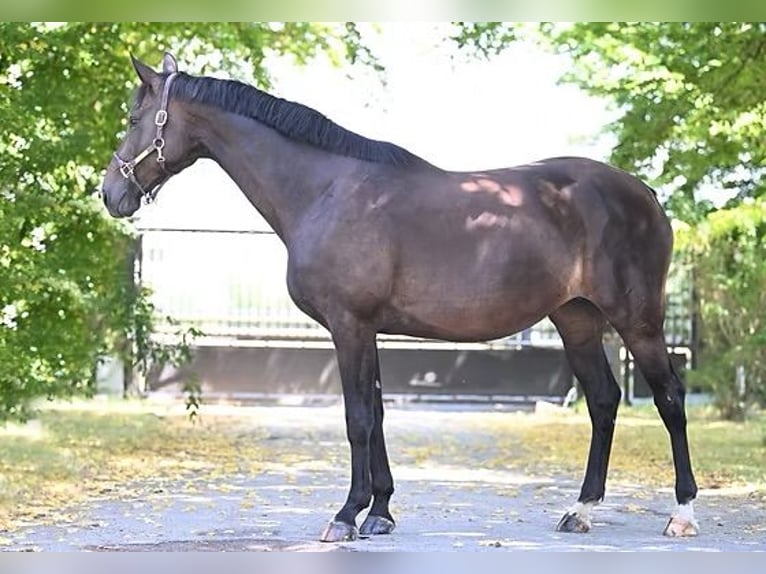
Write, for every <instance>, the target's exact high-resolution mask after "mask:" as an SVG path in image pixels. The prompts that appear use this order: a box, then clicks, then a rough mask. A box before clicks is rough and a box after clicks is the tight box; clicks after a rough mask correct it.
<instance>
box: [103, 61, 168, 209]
mask: <svg viewBox="0 0 766 574" xmlns="http://www.w3.org/2000/svg"><path fill="white" fill-rule="evenodd" d="M176 76H177V73H176V72H173V73H172V74H170V75H169V76H168V77H167V79H166V80H165V86H164V87H163V89H162V98H161V99H160V109H159V110H157V113H156V114H155V116H154V125H155V126H157V132H156V133H155V135H154V139H153V140H152V143H150V144H149V145H148V146H146V148H145V149H144V151H142V152H141V153H139V154H138V155H137V156H135V157H134V158H133V159H131V160H130V161H126V160H124V159H122V158H121V157H120V156H119V155H118V154H117V152H115V153H114V159H116V160H117V164H118V165H119V166H120V175H122V177H124V178H125V179H127V180H128V181H130V182H131V183H132V184H133V185H135V186H136V187H137V188H138V189H139V190H141V197H142V198H143V200H144V201H145V202H146V203H151V202H152V201H154V198H155V197H156V196H157V193H159V191H160V189H161V188H162V186H163V185H165V181H167V179H166V180H165V181H163V182H161V183H160V184H159V185H157V186H155V187H154V188H151V189H147V188H145V187H144V186H142V185H141V184H140V183H139V182H138V179H137V178H136V173H135V170H136V166H137V165H138V164H139V163H141V162H142V161H144V160H145V159H146V158H147V157H149V156H150V155H152V154H153V153H155V152H157V163H158V164H160V167H161V168H162V170H163V171H164V172H165V173H166V174H168V175H173V174H172V172H170V171H168V169H167V168H166V167H165V156H164V155H163V152H162V150H163V149H164V148H165V138H164V137H163V135H162V134H163V131H164V130H165V125H166V124H167V123H168V99H169V97H170V84H171V83H172V82H173V80H174V79H175V77H176Z"/></svg>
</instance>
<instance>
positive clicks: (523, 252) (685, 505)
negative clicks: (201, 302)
mask: <svg viewBox="0 0 766 574" xmlns="http://www.w3.org/2000/svg"><path fill="white" fill-rule="evenodd" d="M131 60H132V64H133V67H134V69H135V72H136V74H137V75H138V78H139V80H140V84H139V86H138V88H137V90H136V92H135V96H134V103H133V104H132V107H131V110H130V115H129V119H128V124H129V126H128V130H127V132H126V134H125V136H124V139H123V141H122V142H121V143H120V145H119V147H118V148H117V150H116V151H115V153H114V155H113V157H112V159H111V161H110V163H109V165H108V166H107V168H106V171H105V175H104V179H103V184H102V194H103V200H104V203H105V205H106V209H107V211H108V212H109V214H110V215H111V216H113V217H116V218H124V217H129V216H131V215H132V214H133V213H135V212H136V211H137V210H138V209H139V207H140V206H141V204H142V202H149V201H151V200H153V199H154V198H155V196H156V194H157V193H158V191H159V189H160V188H161V187H162V185H163V184H164V183H165V182H166V181H167V180H168V179H169V178H170V177H172V176H173V175H175V174H177V173H179V172H180V171H182V170H183V169H185V168H186V167H188V166H190V165H191V164H193V163H194V162H195V161H196V160H197V159H199V158H209V159H212V160H214V161H215V162H217V163H218V164H219V165H220V166H221V167H222V168H223V169H224V171H225V172H226V173H228V175H229V176H230V177H231V178H232V179H233V180H234V181H235V182H236V183H237V185H238V187H239V188H240V189H241V190H242V192H243V193H244V195H245V196H246V197H247V199H248V200H249V202H250V203H251V204H252V205H253V207H254V208H255V209H257V210H258V211H259V212H260V214H261V215H262V216H263V217H264V218H265V220H266V221H267V222H268V223H269V225H270V226H271V227H272V228H273V230H274V231H275V233H276V234H277V235H278V236H279V238H280V239H281V240H282V241H283V242H284V244H285V246H286V248H287V253H288V268H287V287H288V291H289V294H290V297H291V299H292V300H293V301H294V302H295V304H296V305H297V306H298V307H299V308H300V309H301V310H302V311H303V312H304V313H306V314H307V315H308V316H309V317H311V318H313V319H314V320H316V321H317V322H319V323H320V324H321V325H323V326H324V327H326V328H327V329H328V331H329V332H330V334H331V337H332V341H333V344H334V347H335V352H336V356H337V362H338V368H339V372H340V378H341V386H342V395H343V401H344V409H345V422H346V431H347V432H346V434H347V438H348V442H349V445H350V451H351V453H350V461H351V484H350V488H349V491H348V496H347V498H346V501H345V503H344V504H343V506H342V507H341V508H340V510H339V511H338V512H337V513H336V514H335V515H334V517H333V518H332V519H331V520H330V521H329V523H328V524H327V526H326V527H325V528H324V530H323V531H322V533H321V536H320V540H322V541H325V542H338V541H346V540H353V539H356V538H357V537H359V536H362V537H366V536H371V535H378V534H387V533H390V532H391V531H392V530H393V529H394V527H395V524H396V523H395V520H394V518H393V516H392V514H391V512H390V509H389V501H390V499H391V496H392V494H393V492H394V481H393V478H392V474H391V470H390V466H389V460H388V455H387V452H386V443H385V438H384V434H383V402H382V385H381V374H380V364H379V360H378V349H377V343H376V338H377V335H378V334H379V333H387V334H399V335H409V336H414V337H422V338H430V339H438V340H446V341H456V342H476V341H486V340H491V339H495V338H499V337H503V336H508V335H511V334H513V333H516V332H519V331H521V330H523V329H525V328H528V327H529V326H531V325H533V324H534V323H536V322H537V321H539V320H540V319H542V318H544V317H546V316H547V317H550V319H551V321H552V322H553V324H554V325H555V326H556V329H557V330H558V333H559V334H560V336H561V339H562V341H563V346H564V350H565V354H566V358H567V360H568V362H569V364H570V365H571V368H572V371H573V373H574V375H575V376H576V378H577V380H578V381H579V383H580V385H581V388H582V389H583V393H584V395H585V400H586V404H587V408H588V413H589V417H590V422H591V429H592V432H591V440H590V450H589V453H588V458H587V466H586V470H585V476H584V478H583V482H582V486H581V490H580V494H579V497H578V498H577V501H576V502H574V503H573V505H572V506H571V507H570V508H569V509H568V510H566V511H565V512H564V514H563V516H562V518H561V520H560V521H558V523H557V524H556V526H555V528H556V530H558V531H561V532H588V531H589V530H590V529H591V524H592V521H591V514H592V510H593V508H594V507H595V506H596V505H597V504H598V503H599V502H601V501H602V500H603V498H604V489H605V482H606V475H607V467H608V463H609V456H610V451H611V445H612V436H613V433H614V427H615V418H616V414H617V410H618V405H619V402H620V398H621V391H620V388H619V386H618V384H617V382H616V381H615V378H614V376H613V374H612V371H611V369H610V366H609V364H608V362H607V359H606V355H605V353H604V348H603V343H602V335H603V333H604V330H605V329H606V327H607V325H611V326H612V327H613V328H614V329H615V330H616V331H617V332H618V333H619V335H620V336H621V337H622V339H623V341H624V343H625V345H626V346H627V348H628V349H629V350H630V352H631V353H632V354H633V356H634V358H635V362H636V364H637V366H638V368H639V369H640V370H641V372H642V373H643V375H644V377H645V379H646V381H647V382H648V384H649V386H650V388H651V390H652V393H653V397H654V404H655V405H656V408H657V410H658V412H659V415H660V418H661V419H662V421H663V423H664V425H665V427H666V429H667V431H668V433H669V437H670V444H671V447H672V453H673V463H674V470H675V499H676V503H677V506H676V508H675V510H674V511H673V512H672V513H671V515H670V518H669V520H668V522H667V523H666V526H665V528H664V531H663V532H664V534H665V535H667V536H694V535H696V534H697V533H698V530H699V526H698V524H697V521H696V520H695V517H694V510H693V500H694V499H695V497H696V493H697V486H696V482H695V479H694V475H693V473H692V466H691V460H690V456H689V446H688V439H687V433H686V412H685V394H686V393H685V389H684V384H683V382H682V380H681V378H680V376H679V375H678V373H677V372H676V371H675V369H674V367H673V365H672V363H671V361H670V359H669V356H668V352H667V347H666V343H665V337H664V333H663V323H664V314H665V282H666V278H667V273H668V268H669V265H670V260H671V255H672V247H673V232H672V229H671V226H670V224H669V221H668V218H667V216H666V214H665V213H664V211H663V209H662V207H661V205H660V203H659V201H658V199H657V197H656V193H655V192H654V190H652V189H651V188H650V187H649V186H648V185H647V184H645V183H643V182H642V181H641V180H640V179H638V178H637V177H635V176H633V175H631V174H629V173H627V172H625V171H622V170H620V169H617V168H615V167H612V166H610V165H607V164H605V163H601V162H598V161H594V160H590V159H587V158H578V157H557V158H549V159H544V160H541V161H537V162H535V163H529V164H527V165H520V166H515V167H509V168H505V169H492V170H482V171H472V172H453V171H446V170H444V169H440V168H439V167H437V166H435V165H433V164H431V163H429V162H428V161H426V160H424V159H422V158H420V157H418V156H417V155H415V154H413V153H411V152H409V151H407V150H405V149H404V148H402V147H399V146H397V145H394V144H392V143H389V142H385V141H376V140H372V139H369V138H366V137H363V136H361V135H359V134H356V133H354V132H351V131H349V130H346V129H344V128H343V127H341V126H339V125H338V124H336V123H334V122H333V121H331V120H329V119H328V118H326V117H325V116H324V115H322V114H321V113H319V112H317V111H316V110H314V109H312V108H309V107H307V106H304V105H302V104H299V103H295V102H291V101H288V100H284V99H281V98H278V97H275V96H273V95H271V94H268V93H266V92H264V91H261V90H259V89H257V88H255V87H253V86H251V85H248V84H246V83H242V82H239V81H236V80H224V79H216V78H211V77H204V76H194V75H189V74H186V73H183V72H179V71H178V65H177V63H176V60H175V58H174V57H173V56H172V55H171V54H169V53H166V54H165V55H164V58H163V61H162V67H161V70H160V71H155V70H154V69H153V68H152V67H150V66H148V65H146V64H144V63H143V62H141V61H139V60H137V59H135V58H134V57H133V56H131ZM367 507H369V512H368V514H367V516H366V517H365V519H364V521H363V523H362V525H361V527H359V528H357V526H356V518H357V515H358V514H359V513H361V512H362V511H363V510H365V509H366V508H367Z"/></svg>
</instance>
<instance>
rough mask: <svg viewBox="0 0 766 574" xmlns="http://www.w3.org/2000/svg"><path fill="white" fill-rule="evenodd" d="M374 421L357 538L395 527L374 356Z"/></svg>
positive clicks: (387, 530)
mask: <svg viewBox="0 0 766 574" xmlns="http://www.w3.org/2000/svg"><path fill="white" fill-rule="evenodd" d="M375 355H376V356H375V389H374V391H373V392H374V396H373V400H374V409H375V420H374V423H373V427H372V434H371V435H370V473H371V474H372V496H373V498H372V507H371V508H370V512H369V514H368V515H367V518H365V520H364V522H363V523H362V526H361V528H360V529H359V534H361V535H362V536H369V535H371V534H389V533H390V532H391V531H392V530H393V529H394V526H395V524H396V523H395V522H394V517H393V516H391V512H390V511H389V509H388V502H389V500H390V499H391V495H392V494H393V493H394V479H393V477H392V476H391V468H390V467H389V465H388V453H387V452H386V442H385V438H384V436H383V391H382V389H381V383H380V359H379V357H378V353H377V351H376V354H375Z"/></svg>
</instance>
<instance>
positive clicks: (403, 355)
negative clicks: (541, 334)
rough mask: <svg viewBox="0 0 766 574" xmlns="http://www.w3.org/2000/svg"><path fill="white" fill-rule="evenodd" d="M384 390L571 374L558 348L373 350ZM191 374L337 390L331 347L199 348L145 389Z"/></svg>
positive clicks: (224, 389) (533, 390) (422, 390)
mask: <svg viewBox="0 0 766 574" xmlns="http://www.w3.org/2000/svg"><path fill="white" fill-rule="evenodd" d="M380 361H381V376H382V379H383V381H382V384H383V390H384V392H385V393H416V394H420V395H433V394H450V395H452V394H468V395H516V396H530V395H532V396H550V397H560V396H563V395H564V394H566V392H567V390H568V389H569V387H570V385H571V374H570V371H569V367H568V365H567V364H566V361H565V358H564V353H563V351H561V350H560V349H539V348H522V349H519V350H515V349H514V350H505V351H479V350H470V351H458V350H433V349H381V351H380ZM189 372H195V373H196V374H197V375H198V376H199V378H200V380H201V382H202V383H203V389H204V392H208V393H209V392H214V393H222V394H227V393H280V394H282V393H287V394H290V393H294V394H300V393H311V394H314V393H332V394H340V379H339V376H338V368H337V363H336V361H335V352H334V350H332V349H290V348H281V349H278V348H267V349H262V348H231V347H201V348H198V349H197V350H196V353H195V359H194V361H193V363H192V364H191V365H189V366H188V367H186V368H184V369H183V370H182V371H174V370H170V369H166V370H164V371H163V372H162V373H160V375H159V376H157V377H155V379H154V380H152V381H149V386H150V388H151V389H152V390H160V389H170V390H177V386H178V381H179V380H181V379H182V378H183V377H184V376H185V375H187V374H188V373H189Z"/></svg>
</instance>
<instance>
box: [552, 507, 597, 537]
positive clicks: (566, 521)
mask: <svg viewBox="0 0 766 574" xmlns="http://www.w3.org/2000/svg"><path fill="white" fill-rule="evenodd" d="M556 530H557V531H558V532H581V533H584V532H588V531H589V530H590V521H589V520H584V519H583V518H582V517H580V515H579V514H577V513H576V512H567V513H566V514H565V515H564V516H562V517H561V520H559V523H558V524H557V525H556Z"/></svg>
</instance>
